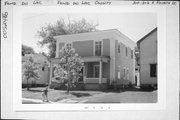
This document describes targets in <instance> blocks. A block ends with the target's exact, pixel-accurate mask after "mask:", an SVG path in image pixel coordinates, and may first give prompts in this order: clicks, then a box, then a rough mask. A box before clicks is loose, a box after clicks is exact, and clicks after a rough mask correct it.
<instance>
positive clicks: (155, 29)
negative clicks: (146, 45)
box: [137, 27, 157, 43]
mask: <svg viewBox="0 0 180 120" xmlns="http://www.w3.org/2000/svg"><path fill="white" fill-rule="evenodd" d="M155 31H157V27H156V28H154V29H153V30H152V31H151V32H149V33H148V34H147V35H145V36H144V37H142V38H141V39H140V40H138V41H137V43H140V42H141V41H143V40H144V39H145V38H147V37H148V36H149V35H151V34H152V33H153V32H155Z"/></svg>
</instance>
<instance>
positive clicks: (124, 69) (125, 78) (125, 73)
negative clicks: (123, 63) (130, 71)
mask: <svg viewBox="0 0 180 120" xmlns="http://www.w3.org/2000/svg"><path fill="white" fill-rule="evenodd" d="M123 70H124V80H125V79H126V68H125V67H124V68H123Z"/></svg>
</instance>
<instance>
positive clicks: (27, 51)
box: [22, 45, 35, 56]
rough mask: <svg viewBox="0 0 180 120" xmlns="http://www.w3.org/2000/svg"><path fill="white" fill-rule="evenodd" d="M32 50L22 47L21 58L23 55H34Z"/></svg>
mask: <svg viewBox="0 0 180 120" xmlns="http://www.w3.org/2000/svg"><path fill="white" fill-rule="evenodd" d="M34 53H35V52H34V49H33V48H32V47H29V46H26V45H22V56H24V55H25V54H34Z"/></svg>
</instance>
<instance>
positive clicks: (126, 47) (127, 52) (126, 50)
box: [126, 47, 128, 56]
mask: <svg viewBox="0 0 180 120" xmlns="http://www.w3.org/2000/svg"><path fill="white" fill-rule="evenodd" d="M127 55H128V49H127V47H126V56H127Z"/></svg>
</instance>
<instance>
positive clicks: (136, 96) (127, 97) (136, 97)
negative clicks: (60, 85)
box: [86, 91, 157, 103]
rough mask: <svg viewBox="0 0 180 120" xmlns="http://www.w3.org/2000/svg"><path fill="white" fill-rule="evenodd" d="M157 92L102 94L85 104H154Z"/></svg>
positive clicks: (91, 98)
mask: <svg viewBox="0 0 180 120" xmlns="http://www.w3.org/2000/svg"><path fill="white" fill-rule="evenodd" d="M156 102H157V91H152V92H141V91H126V92H122V93H112V92H110V93H103V94H100V95H95V96H92V97H90V98H89V99H88V101H87V102H86V103H156Z"/></svg>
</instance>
